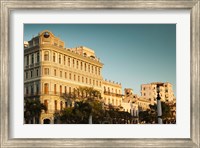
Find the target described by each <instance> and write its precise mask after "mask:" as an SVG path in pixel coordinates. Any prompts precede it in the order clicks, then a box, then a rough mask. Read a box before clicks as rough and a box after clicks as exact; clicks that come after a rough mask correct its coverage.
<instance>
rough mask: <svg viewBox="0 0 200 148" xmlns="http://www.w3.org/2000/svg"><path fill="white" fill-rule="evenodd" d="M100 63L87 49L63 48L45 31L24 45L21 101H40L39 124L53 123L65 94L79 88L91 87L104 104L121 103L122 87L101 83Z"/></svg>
mask: <svg viewBox="0 0 200 148" xmlns="http://www.w3.org/2000/svg"><path fill="white" fill-rule="evenodd" d="M102 68H103V63H101V61H100V60H99V59H98V58H97V57H96V55H95V52H94V51H93V50H92V49H89V48H87V47H83V46H80V47H77V48H65V44H64V42H63V41H62V40H60V39H59V38H58V37H56V36H54V34H53V33H52V32H50V31H48V30H45V31H42V32H40V33H39V34H38V36H36V37H33V38H32V39H31V40H30V41H28V42H24V97H25V99H26V98H32V99H40V101H41V102H42V103H43V104H44V105H45V106H46V107H47V111H46V112H42V114H41V117H40V121H38V122H39V123H42V124H43V123H54V116H53V115H54V113H55V112H56V111H59V110H62V109H63V108H65V107H66V103H65V102H66V101H65V99H64V94H67V93H73V92H74V91H75V89H76V88H78V87H79V86H84V87H93V88H94V89H95V90H98V91H99V92H100V93H101V96H102V98H103V99H104V101H105V104H112V105H116V106H118V105H120V104H121V103H122V98H121V96H122V95H121V93H122V86H121V84H118V83H115V82H111V81H107V80H103V77H102V74H101V71H102Z"/></svg>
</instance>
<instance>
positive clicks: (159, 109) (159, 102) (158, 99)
mask: <svg viewBox="0 0 200 148" xmlns="http://www.w3.org/2000/svg"><path fill="white" fill-rule="evenodd" d="M160 99H161V98H160V85H159V84H157V116H158V124H162V106H161V101H160Z"/></svg>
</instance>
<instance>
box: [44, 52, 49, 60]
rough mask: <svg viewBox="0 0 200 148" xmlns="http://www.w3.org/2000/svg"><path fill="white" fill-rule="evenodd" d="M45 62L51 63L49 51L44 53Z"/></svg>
mask: <svg viewBox="0 0 200 148" xmlns="http://www.w3.org/2000/svg"><path fill="white" fill-rule="evenodd" d="M44 60H45V61H49V52H48V51H45V52H44Z"/></svg>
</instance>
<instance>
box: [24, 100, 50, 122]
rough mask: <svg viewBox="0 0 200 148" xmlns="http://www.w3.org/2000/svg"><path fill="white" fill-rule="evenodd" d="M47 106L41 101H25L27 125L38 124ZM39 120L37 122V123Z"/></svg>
mask: <svg viewBox="0 0 200 148" xmlns="http://www.w3.org/2000/svg"><path fill="white" fill-rule="evenodd" d="M46 109H47V108H46V106H45V105H44V104H42V103H41V102H40V100H39V99H30V98H29V99H25V106H24V118H25V121H26V123H30V122H31V120H32V123H33V124H36V123H38V121H39V118H40V115H41V112H42V110H46ZM36 120H37V122H36Z"/></svg>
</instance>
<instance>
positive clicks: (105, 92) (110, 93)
mask: <svg viewBox="0 0 200 148" xmlns="http://www.w3.org/2000/svg"><path fill="white" fill-rule="evenodd" d="M104 95H109V96H116V97H122V94H117V93H112V92H109V91H104Z"/></svg>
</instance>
